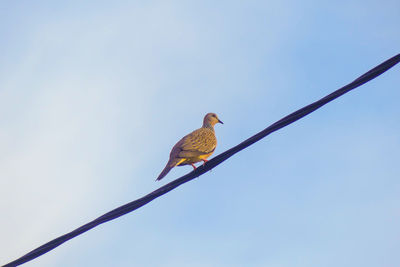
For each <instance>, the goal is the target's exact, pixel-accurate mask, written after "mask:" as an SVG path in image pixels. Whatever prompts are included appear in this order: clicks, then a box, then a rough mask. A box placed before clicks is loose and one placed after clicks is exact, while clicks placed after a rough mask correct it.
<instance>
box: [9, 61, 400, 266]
mask: <svg viewBox="0 0 400 267" xmlns="http://www.w3.org/2000/svg"><path fill="white" fill-rule="evenodd" d="M399 62H400V54H397V55H396V56H394V57H392V58H390V59H388V60H386V61H385V62H383V63H382V64H380V65H378V66H376V67H375V68H373V69H371V70H370V71H368V72H366V73H365V74H363V75H361V76H360V77H358V78H357V79H356V80H354V81H353V82H351V83H349V84H348V85H346V86H343V87H342V88H340V89H338V90H336V91H334V92H333V93H331V94H329V95H327V96H325V97H324V98H321V99H320V100H318V101H316V102H314V103H312V104H310V105H308V106H305V107H303V108H301V109H299V110H297V111H295V112H293V113H291V114H289V115H288V116H286V117H284V118H283V119H280V120H279V121H277V122H275V123H274V124H272V125H271V126H269V127H267V128H265V129H264V130H262V131H261V132H259V133H257V134H255V135H253V136H252V137H250V138H248V139H247V140H245V141H243V142H242V143H240V144H238V145H236V146H234V147H232V148H231V149H229V150H227V151H225V152H223V153H221V154H219V155H218V156H216V157H214V158H213V159H211V160H209V161H208V162H207V163H206V164H205V166H200V167H198V168H197V169H195V170H193V171H192V172H190V173H188V174H186V175H184V176H182V177H180V178H178V179H176V180H174V181H172V182H170V183H168V184H166V185H164V186H162V187H160V188H158V189H157V190H155V191H153V192H151V193H149V194H147V195H145V196H144V197H141V198H139V199H137V200H134V201H132V202H129V203H127V204H125V205H123V206H120V207H118V208H116V209H114V210H112V211H110V212H107V213H106V214H104V215H102V216H100V217H98V218H97V219H95V220H93V221H91V222H89V223H87V224H85V225H82V226H81V227H79V228H77V229H75V230H73V231H72V232H69V233H67V234H65V235H62V236H60V237H57V238H56V239H53V240H51V241H50V242H48V243H46V244H44V245H42V246H40V247H38V248H36V249H34V250H32V251H31V252H29V253H28V254H25V255H24V256H22V257H20V258H18V259H16V260H14V261H12V262H10V263H8V264H6V265H4V266H3V267H11V266H17V265H21V264H23V263H25V262H28V261H30V260H33V259H35V258H37V257H39V256H41V255H43V254H45V253H47V252H49V251H50V250H52V249H54V248H56V247H58V246H59V245H61V244H63V243H64V242H66V241H68V240H70V239H72V238H74V237H76V236H78V235H80V234H82V233H84V232H86V231H89V230H90V229H92V228H94V227H96V226H98V225H100V224H102V223H105V222H108V221H111V220H114V219H116V218H118V217H120V216H122V215H125V214H127V213H129V212H131V211H134V210H136V209H138V208H140V207H142V206H144V205H146V204H147V203H149V202H150V201H152V200H154V199H156V198H158V197H159V196H162V195H164V194H166V193H168V192H169V191H171V190H173V189H174V188H176V187H178V186H180V185H182V184H184V183H186V182H189V181H190V180H193V179H194V178H196V177H198V176H200V175H202V174H204V173H205V172H207V171H209V170H211V169H212V168H214V167H215V166H217V165H219V164H221V163H222V162H223V161H225V160H227V159H228V158H230V157H232V156H233V155H234V154H236V153H238V152H239V151H241V150H243V149H245V148H246V147H248V146H250V145H252V144H254V143H255V142H257V141H259V140H260V139H262V138H264V137H266V136H267V135H269V134H270V133H272V132H275V131H277V130H279V129H281V128H283V127H285V126H287V125H289V124H291V123H293V122H295V121H297V120H299V119H301V118H303V117H304V116H306V115H308V114H310V113H311V112H314V111H315V110H317V109H319V108H320V107H322V106H323V105H325V104H327V103H328V102H330V101H332V100H334V99H336V98H338V97H340V96H341V95H343V94H345V93H347V92H349V91H351V90H353V89H355V88H357V87H358V86H360V85H363V84H364V83H366V82H368V81H370V80H372V79H374V78H376V77H377V76H379V75H381V74H382V73H384V72H385V71H387V70H388V69H390V68H391V67H393V66H394V65H396V64H397V63H399Z"/></svg>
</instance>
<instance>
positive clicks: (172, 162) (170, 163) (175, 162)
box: [156, 159, 185, 181]
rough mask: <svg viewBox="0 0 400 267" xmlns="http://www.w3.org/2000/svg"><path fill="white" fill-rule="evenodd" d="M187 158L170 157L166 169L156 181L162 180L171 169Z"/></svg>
mask: <svg viewBox="0 0 400 267" xmlns="http://www.w3.org/2000/svg"><path fill="white" fill-rule="evenodd" d="M183 161H185V159H170V160H169V161H168V163H167V165H166V166H165V168H164V170H163V171H162V172H161V173H160V175H159V176H158V177H157V179H156V181H160V180H161V179H162V178H164V176H165V175H167V174H168V173H169V171H170V170H171V169H172V168H173V167H175V166H178V165H179V164H181V163H182V162H183Z"/></svg>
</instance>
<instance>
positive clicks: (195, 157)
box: [157, 113, 222, 180]
mask: <svg viewBox="0 0 400 267" xmlns="http://www.w3.org/2000/svg"><path fill="white" fill-rule="evenodd" d="M218 122H219V123H222V122H221V121H220V120H219V119H218V117H217V115H216V114H215V113H208V114H207V115H206V116H205V117H204V121H203V126H202V127H201V128H200V129H197V130H195V131H193V132H191V133H190V134H188V135H186V136H185V137H183V138H182V139H181V140H179V142H178V143H176V145H175V146H174V147H173V148H172V150H171V153H170V155H169V161H168V163H167V165H166V166H165V168H164V170H163V171H162V172H161V174H160V175H159V176H158V178H157V180H161V179H162V178H163V177H164V176H165V175H167V173H168V172H169V171H170V170H171V169H172V168H173V167H175V166H183V165H188V164H193V163H196V162H199V161H205V160H206V159H207V158H208V157H209V156H211V154H212V153H213V152H214V150H215V148H216V146H217V138H216V136H215V132H214V125H215V124H216V123H218Z"/></svg>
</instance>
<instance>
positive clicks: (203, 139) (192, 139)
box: [174, 128, 217, 158]
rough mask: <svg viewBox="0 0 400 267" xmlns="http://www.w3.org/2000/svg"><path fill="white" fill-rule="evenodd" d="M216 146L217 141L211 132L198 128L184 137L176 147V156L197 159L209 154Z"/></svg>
mask: <svg viewBox="0 0 400 267" xmlns="http://www.w3.org/2000/svg"><path fill="white" fill-rule="evenodd" d="M216 146H217V139H216V138H215V134H214V132H213V131H212V130H210V129H206V128H200V129H198V130H196V131H194V132H192V133H190V134H188V135H186V136H185V137H183V138H182V139H181V140H180V141H179V142H178V143H177V144H176V145H175V147H176V150H177V151H176V152H178V153H177V156H178V157H180V158H190V157H198V156H201V155H204V154H210V153H212V152H213V151H214V150H215V147H216ZM175 147H174V148H175Z"/></svg>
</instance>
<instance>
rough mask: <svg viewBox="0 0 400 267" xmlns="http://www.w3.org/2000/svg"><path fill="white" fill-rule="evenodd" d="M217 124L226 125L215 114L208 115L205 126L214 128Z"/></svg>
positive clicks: (204, 122) (205, 118)
mask: <svg viewBox="0 0 400 267" xmlns="http://www.w3.org/2000/svg"><path fill="white" fill-rule="evenodd" d="M217 123H222V124H224V123H223V122H222V121H220V120H219V119H218V116H217V114H215V113H207V115H206V116H205V117H204V121H203V126H208V125H210V126H214V125H215V124H217Z"/></svg>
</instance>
